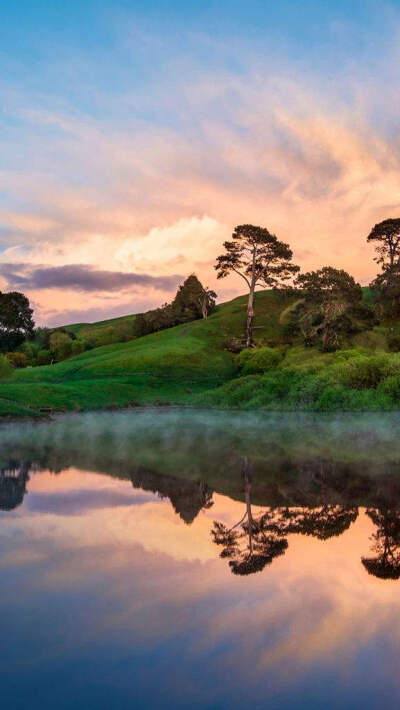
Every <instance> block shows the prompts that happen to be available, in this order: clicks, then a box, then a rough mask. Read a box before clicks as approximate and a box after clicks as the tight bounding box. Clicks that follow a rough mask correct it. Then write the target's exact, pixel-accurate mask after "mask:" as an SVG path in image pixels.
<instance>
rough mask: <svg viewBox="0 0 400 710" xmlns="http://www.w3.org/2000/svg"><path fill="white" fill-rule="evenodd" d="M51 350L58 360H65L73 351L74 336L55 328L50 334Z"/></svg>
mask: <svg viewBox="0 0 400 710" xmlns="http://www.w3.org/2000/svg"><path fill="white" fill-rule="evenodd" d="M50 351H51V353H52V354H53V355H54V357H55V359H56V360H58V361H60V360H65V359H66V358H67V357H70V355H71V352H72V338H70V336H69V335H68V334H67V333H65V332H63V331H61V330H55V331H54V332H53V333H52V334H51V336H50Z"/></svg>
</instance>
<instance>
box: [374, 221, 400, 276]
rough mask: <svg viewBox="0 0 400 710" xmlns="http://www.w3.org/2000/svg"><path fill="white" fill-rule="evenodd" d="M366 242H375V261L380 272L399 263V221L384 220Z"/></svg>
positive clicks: (377, 225) (376, 226)
mask: <svg viewBox="0 0 400 710" xmlns="http://www.w3.org/2000/svg"><path fill="white" fill-rule="evenodd" d="M367 242H375V250H376V253H377V256H376V257H375V261H376V263H377V264H380V265H381V266H382V271H385V270H386V269H388V268H391V267H393V266H394V265H395V264H398V263H399V262H400V219H385V220H383V222H379V223H378V224H376V225H375V227H374V228H373V229H372V230H371V232H370V233H369V235H368V237H367Z"/></svg>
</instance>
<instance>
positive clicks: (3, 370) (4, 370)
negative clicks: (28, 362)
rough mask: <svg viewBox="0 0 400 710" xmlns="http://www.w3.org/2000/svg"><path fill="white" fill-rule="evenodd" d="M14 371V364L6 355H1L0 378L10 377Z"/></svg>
mask: <svg viewBox="0 0 400 710" xmlns="http://www.w3.org/2000/svg"><path fill="white" fill-rule="evenodd" d="M12 371H13V367H12V364H11V362H10V360H9V358H8V357H6V355H0V379H5V378H6V377H9V376H10V375H11V373H12Z"/></svg>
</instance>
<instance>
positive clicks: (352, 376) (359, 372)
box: [326, 353, 400, 389]
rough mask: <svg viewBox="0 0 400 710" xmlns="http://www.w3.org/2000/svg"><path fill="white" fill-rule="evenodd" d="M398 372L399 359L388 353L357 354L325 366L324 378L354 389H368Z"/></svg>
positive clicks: (399, 370)
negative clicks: (327, 366) (346, 359)
mask: <svg viewBox="0 0 400 710" xmlns="http://www.w3.org/2000/svg"><path fill="white" fill-rule="evenodd" d="M396 374H400V359H399V358H398V356H393V355H389V354H388V353H379V354H377V355H370V356H367V355H359V356H356V357H354V358H351V359H349V360H348V361H344V362H338V363H337V364H335V365H332V366H331V367H329V368H327V371H326V379H327V380H328V381H329V382H330V383H331V384H342V385H345V386H346V387H352V388H354V389H369V388H375V387H377V386H378V385H379V383H380V382H381V380H383V379H384V378H385V377H388V376H390V375H396Z"/></svg>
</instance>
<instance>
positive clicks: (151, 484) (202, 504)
mask: <svg viewBox="0 0 400 710" xmlns="http://www.w3.org/2000/svg"><path fill="white" fill-rule="evenodd" d="M131 481H132V485H133V486H134V487H135V488H142V489H143V490H145V491H152V492H153V493H157V494H158V495H159V496H160V498H169V499H170V501H171V503H172V505H173V508H174V510H175V512H176V513H178V514H179V516H180V517H181V518H182V520H183V521H184V522H185V523H186V524H187V525H190V524H191V523H192V522H193V520H194V519H195V518H196V517H197V515H198V514H199V512H200V510H202V509H208V508H211V506H212V505H213V500H212V496H213V492H212V490H211V488H209V487H208V486H207V484H206V483H204V481H188V480H185V479H183V478H173V477H172V476H163V475H162V474H159V473H154V472H153V471H148V470H146V469H142V468H140V469H138V470H137V471H135V473H133V474H131Z"/></svg>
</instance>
